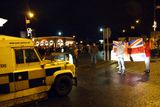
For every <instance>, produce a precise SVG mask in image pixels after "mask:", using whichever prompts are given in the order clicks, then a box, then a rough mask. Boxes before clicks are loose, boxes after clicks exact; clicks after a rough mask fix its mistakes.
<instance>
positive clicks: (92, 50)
mask: <svg viewBox="0 0 160 107" xmlns="http://www.w3.org/2000/svg"><path fill="white" fill-rule="evenodd" d="M97 53H98V47H97V46H96V44H95V43H93V45H92V46H91V48H90V54H91V63H92V64H96V63H97Z"/></svg>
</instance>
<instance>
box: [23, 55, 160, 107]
mask: <svg viewBox="0 0 160 107" xmlns="http://www.w3.org/2000/svg"><path fill="white" fill-rule="evenodd" d="M125 65H126V72H125V75H120V74H118V73H117V70H118V69H117V63H113V62H104V61H98V63H97V64H96V65H92V64H91V63H90V59H89V56H88V55H85V56H83V57H82V58H81V59H80V61H79V66H78V68H77V74H78V86H77V87H73V89H72V91H71V93H70V94H69V95H68V96H67V97H53V98H49V99H47V100H45V101H42V102H38V103H33V104H30V105H27V106H26V107H160V69H159V68H160V67H159V66H160V62H159V61H157V62H156V61H155V62H152V63H151V73H150V74H146V73H144V70H145V65H144V62H126V63H125Z"/></svg>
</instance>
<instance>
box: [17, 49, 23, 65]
mask: <svg viewBox="0 0 160 107" xmlns="http://www.w3.org/2000/svg"><path fill="white" fill-rule="evenodd" d="M15 56H16V64H21V63H24V57H23V50H22V49H16V50H15Z"/></svg>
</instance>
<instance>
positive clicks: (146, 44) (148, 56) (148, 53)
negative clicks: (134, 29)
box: [144, 40, 151, 73]
mask: <svg viewBox="0 0 160 107" xmlns="http://www.w3.org/2000/svg"><path fill="white" fill-rule="evenodd" d="M144 50H145V55H146V56H145V66H146V70H145V72H146V73H149V72H150V55H151V52H150V44H149V40H146V42H145V44H144Z"/></svg>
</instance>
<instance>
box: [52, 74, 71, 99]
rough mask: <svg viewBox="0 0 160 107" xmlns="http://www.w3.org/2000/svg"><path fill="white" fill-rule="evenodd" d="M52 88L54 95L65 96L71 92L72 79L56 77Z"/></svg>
mask: <svg viewBox="0 0 160 107" xmlns="http://www.w3.org/2000/svg"><path fill="white" fill-rule="evenodd" d="M53 86H54V87H53V88H54V90H53V91H55V94H56V95H58V96H66V95H68V94H69V93H70V91H71V90H72V78H71V77H69V76H67V75H61V76H58V77H57V78H56V80H55V82H54V85H53Z"/></svg>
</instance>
